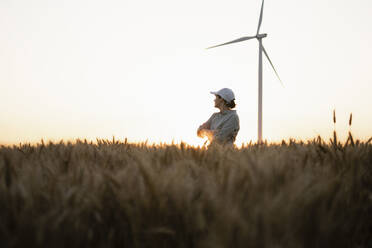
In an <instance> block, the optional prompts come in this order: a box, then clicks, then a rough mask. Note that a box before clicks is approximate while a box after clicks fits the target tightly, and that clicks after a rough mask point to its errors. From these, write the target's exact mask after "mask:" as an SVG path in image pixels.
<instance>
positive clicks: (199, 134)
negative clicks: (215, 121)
mask: <svg viewBox="0 0 372 248" xmlns="http://www.w3.org/2000/svg"><path fill="white" fill-rule="evenodd" d="M202 130H203V129H202V126H200V127H199V128H198V131H197V132H196V135H197V136H198V137H200V138H203V135H202V133H203V131H202Z"/></svg>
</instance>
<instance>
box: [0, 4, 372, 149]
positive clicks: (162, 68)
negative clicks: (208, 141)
mask: <svg viewBox="0 0 372 248" xmlns="http://www.w3.org/2000/svg"><path fill="white" fill-rule="evenodd" d="M260 6H261V0H244V1H243V0H236V1H235V0H234V1H226V0H225V1H219V0H203V1H200V0H198V1H197V0H188V1H175V0H157V1H149V0H148V1H144V0H122V1H114V0H106V1H92V0H89V1H88V0H73V1H72V0H65V1H57V0H33V1H29V0H1V1H0V29H1V31H2V35H1V36H0V54H1V56H0V116H1V117H0V143H1V144H4V143H19V142H35V141H40V139H42V138H43V139H44V140H50V139H51V140H54V141H58V140H60V139H64V140H67V139H75V138H87V139H88V140H95V138H104V139H106V138H108V139H111V138H112V136H115V137H116V138H117V139H123V138H125V137H127V138H128V139H129V140H130V141H145V140H147V139H148V140H149V142H160V141H164V142H170V141H172V140H175V141H176V142H178V141H180V140H184V141H186V142H189V143H192V144H202V143H203V140H201V139H199V138H197V137H196V129H197V127H198V126H199V125H200V124H202V123H203V122H204V121H206V120H207V119H208V118H209V117H210V115H211V114H212V113H213V112H217V111H218V110H217V109H215V108H214V107H213V106H214V104H213V99H214V96H213V95H211V94H210V93H209V92H210V91H212V90H218V89H220V88H223V87H229V88H231V89H233V91H234V92H235V95H236V103H237V108H236V110H237V112H238V114H239V117H240V132H239V134H238V137H237V144H241V143H242V142H249V141H250V140H253V141H255V140H256V139H257V91H258V90H257V71H258V42H257V41H256V40H249V41H246V42H242V43H238V44H234V45H230V46H224V47H220V48H216V49H212V50H205V48H206V47H209V46H212V45H216V44H220V43H223V42H227V41H230V40H233V39H236V38H239V37H241V36H247V35H255V32H256V30H257V23H258V18H259V11H260ZM371 24H372V1H371V0H355V1H351V0H329V1H324V0H312V1H295V0H275V1H273V0H266V1H265V10H264V17H263V22H262V26H261V32H262V33H267V34H268V36H267V38H265V39H264V40H263V44H264V46H265V48H266V50H267V51H268V53H269V55H270V57H271V59H272V61H273V63H274V64H275V66H276V69H277V70H278V72H279V74H280V76H281V78H282V81H283V83H284V85H285V87H284V88H283V87H282V86H281V84H280V83H279V81H278V80H277V79H276V77H275V74H274V72H273V71H272V69H271V68H270V65H269V63H268V62H267V61H266V60H264V69H263V73H264V76H263V78H264V83H263V137H264V139H268V140H269V141H279V140H281V139H288V138H289V137H293V138H297V139H308V138H312V137H316V136H317V135H318V134H320V135H321V136H323V137H324V138H328V137H329V136H330V135H331V134H332V131H333V128H334V126H333V122H332V111H333V109H336V113H337V124H336V130H337V131H338V133H339V135H340V136H341V137H345V135H346V134H347V132H348V130H349V127H348V118H349V114H350V113H351V112H352V113H353V125H352V132H353V133H354V135H355V136H356V137H358V138H361V139H363V140H365V139H368V138H369V137H371V136H372V128H371V127H372V114H371V113H372V112H371V109H370V108H371V107H372V97H371V93H372V74H371V66H372V62H371V58H372V46H371V44H372V29H371Z"/></svg>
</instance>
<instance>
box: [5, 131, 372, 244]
mask: <svg viewBox="0 0 372 248" xmlns="http://www.w3.org/2000/svg"><path fill="white" fill-rule="evenodd" d="M350 137H351V138H350ZM350 137H349V139H348V141H347V143H346V144H341V143H340V142H339V141H337V137H336V134H335V137H334V139H332V140H330V141H328V142H325V141H324V140H322V139H321V138H320V137H318V138H315V139H313V140H311V141H307V142H302V141H296V140H289V141H283V142H282V143H278V144H267V143H265V144H247V145H245V146H243V147H241V148H239V149H238V148H231V147H219V146H213V147H209V148H208V147H193V146H189V145H187V144H185V143H180V144H161V145H149V144H147V143H141V144H138V143H137V144H132V143H128V142H127V141H126V140H123V141H116V140H115V139H113V140H110V141H108V140H97V141H96V142H94V143H93V142H88V141H86V140H85V141H82V140H76V141H74V142H63V141H61V142H59V143H52V142H49V143H44V142H41V143H39V144H37V145H30V144H20V145H18V146H1V148H0V178H1V180H0V247H70V248H71V247H372V145H371V144H370V140H369V141H368V142H361V141H359V140H358V141H354V140H353V138H352V136H351V135H350Z"/></svg>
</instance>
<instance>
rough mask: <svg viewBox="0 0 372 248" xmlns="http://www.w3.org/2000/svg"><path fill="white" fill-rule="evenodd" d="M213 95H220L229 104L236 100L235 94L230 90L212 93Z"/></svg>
mask: <svg viewBox="0 0 372 248" xmlns="http://www.w3.org/2000/svg"><path fill="white" fill-rule="evenodd" d="M211 94H213V95H219V96H220V97H222V98H223V99H225V100H226V101H227V102H231V101H232V100H235V95H234V92H233V91H232V90H231V89H229V88H223V89H220V90H219V91H211Z"/></svg>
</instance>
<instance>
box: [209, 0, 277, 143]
mask: <svg viewBox="0 0 372 248" xmlns="http://www.w3.org/2000/svg"><path fill="white" fill-rule="evenodd" d="M263 8H264V0H262V6H261V13H260V19H259V21H258V28H257V33H256V35H255V36H245V37H241V38H239V39H236V40H233V41H229V42H226V43H223V44H220V45H217V46H212V47H208V48H207V49H210V48H214V47H219V46H224V45H228V44H232V43H237V42H242V41H246V40H251V39H255V38H256V39H257V40H258V44H259V50H258V51H259V52H258V143H262V51H263V52H264V54H265V56H266V58H267V59H268V60H269V62H270V65H271V67H272V68H273V69H274V72H275V74H276V76H277V77H278V79H279V81H280V82H281V83H282V81H281V80H280V77H279V75H278V73H277V71H276V70H275V67H274V65H273V63H272V62H271V59H270V57H269V55H268V54H267V52H266V50H265V48H264V46H263V45H262V39H263V38H265V37H266V36H267V34H260V27H261V23H262V17H263Z"/></svg>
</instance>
